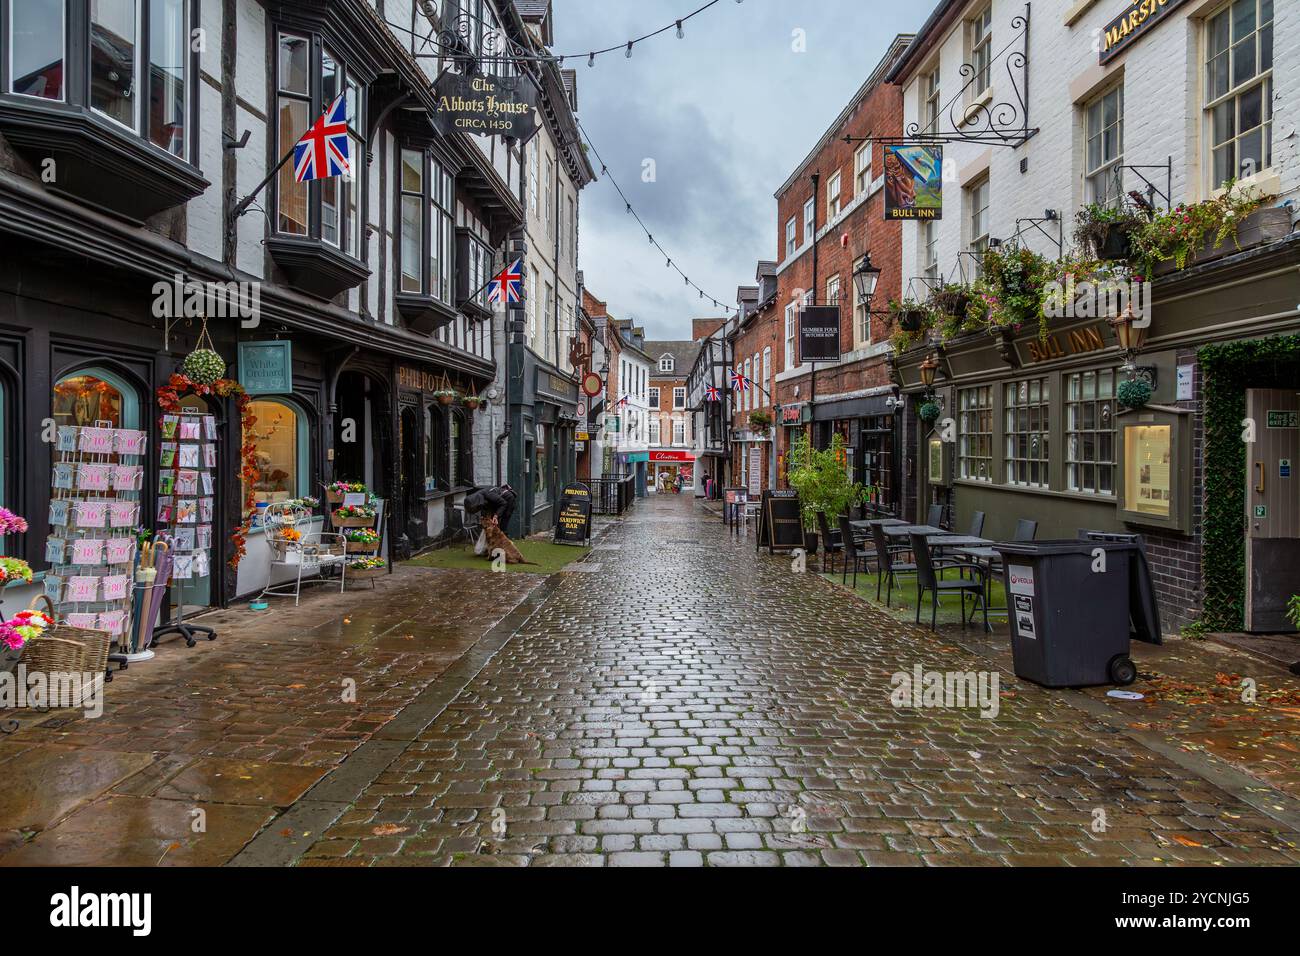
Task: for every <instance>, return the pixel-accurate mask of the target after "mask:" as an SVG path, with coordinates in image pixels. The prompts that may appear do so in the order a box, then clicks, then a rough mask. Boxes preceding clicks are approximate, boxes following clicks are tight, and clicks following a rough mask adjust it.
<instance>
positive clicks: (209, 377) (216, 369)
mask: <svg viewBox="0 0 1300 956" xmlns="http://www.w3.org/2000/svg"><path fill="white" fill-rule="evenodd" d="M181 372H182V374H184V375H185V376H186V377H187V378H189V379H190V381H193V382H198V383H199V384H200V385H211V384H212V383H213V382H215V381H217V380H218V379H219V378H221V376H223V375H225V374H226V360H225V359H223V358H222V357H221V356H220V355H218V354H217V353H216V352H215V351H214V350H212V349H195V350H194V351H193V352H191V353H190V354H189V355H187V356H185V361H184V362H183V363H182V364H181Z"/></svg>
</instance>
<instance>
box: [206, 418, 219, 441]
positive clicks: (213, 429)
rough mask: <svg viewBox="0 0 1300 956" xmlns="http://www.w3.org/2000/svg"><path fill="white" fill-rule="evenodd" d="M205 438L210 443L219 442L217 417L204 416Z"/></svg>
mask: <svg viewBox="0 0 1300 956" xmlns="http://www.w3.org/2000/svg"><path fill="white" fill-rule="evenodd" d="M203 437H204V438H206V439H207V440H208V441H216V440H217V419H216V417H215V416H213V415H204V416H203Z"/></svg>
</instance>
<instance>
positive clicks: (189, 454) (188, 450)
mask: <svg viewBox="0 0 1300 956" xmlns="http://www.w3.org/2000/svg"><path fill="white" fill-rule="evenodd" d="M180 458H181V467H182V468H198V467H199V461H200V460H201V459H200V457H199V446H198V445H181V452H180Z"/></svg>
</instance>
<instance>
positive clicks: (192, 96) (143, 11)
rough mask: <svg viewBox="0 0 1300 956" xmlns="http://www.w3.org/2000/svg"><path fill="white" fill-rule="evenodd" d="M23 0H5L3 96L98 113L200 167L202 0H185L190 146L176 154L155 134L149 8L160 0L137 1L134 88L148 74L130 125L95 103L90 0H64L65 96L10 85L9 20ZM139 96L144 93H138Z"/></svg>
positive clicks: (0, 19) (121, 130)
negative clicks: (197, 38) (197, 41)
mask: <svg viewBox="0 0 1300 956" xmlns="http://www.w3.org/2000/svg"><path fill="white" fill-rule="evenodd" d="M21 2H22V0H0V99H2V100H4V101H6V102H10V103H21V104H23V105H24V106H25V107H26V108H28V109H47V110H50V111H51V112H71V113H80V114H83V115H85V116H88V117H91V118H93V120H94V121H95V123H96V125H97V128H100V129H103V130H104V131H105V132H107V133H109V134H110V135H116V136H118V137H121V138H122V139H124V140H129V141H131V142H138V143H139V144H140V145H142V146H143V147H145V148H147V149H148V150H150V151H152V152H153V153H154V154H155V155H157V156H161V157H167V158H169V159H170V160H172V161H173V162H177V163H183V164H184V165H185V166H187V167H189V168H190V169H191V170H193V171H197V170H198V166H199V163H198V157H199V156H200V155H201V154H200V147H199V132H200V127H199V91H200V90H199V74H200V69H201V54H200V53H199V52H198V51H197V50H196V49H195V48H194V31H195V30H196V29H198V28H199V23H200V19H199V18H200V0H185V3H184V7H185V9H186V13H187V23H186V40H185V46H186V71H185V88H186V103H185V145H184V149H183V150H182V154H181V155H177V154H176V153H174V152H172V151H171V150H170V149H167V148H166V147H164V146H159V145H158V144H157V143H155V142H154V141H153V139H152V138H151V137H150V123H151V120H152V116H151V111H150V110H149V108H148V103H149V96H150V93H149V90H150V84H149V67H150V63H151V55H150V42H151V39H152V37H151V36H150V12H151V10H150V8H151V6H152V4H153V3H154V2H157V0H136V2H137V4H138V13H137V25H138V29H139V34H138V36H137V38H136V44H135V47H136V64H135V70H136V76H135V84H136V85H135V87H134V89H135V90H137V91H138V90H139V89H140V88H141V86H140V81H141V80H142V79H143V80H144V84H143V88H144V90H145V93H144V104H145V105H144V106H142V107H141V109H140V116H139V120H138V124H137V127H134V128H133V127H131V126H127V125H125V124H123V123H121V122H119V121H118V120H116V119H114V118H113V117H111V116H109V115H108V114H107V113H104V112H101V111H100V110H97V109H95V108H94V107H92V106H91V68H90V0H63V11H64V13H63V29H64V35H63V97H62V98H61V99H57V100H55V99H46V98H43V97H39V96H31V95H29V94H25V93H14V92H13V91H12V90H11V88H10V84H11V79H10V72H11V71H12V66H13V64H12V56H11V43H12V38H11V36H10V31H9V24H10V18H11V15H12V10H13V7H14V5H15V4H16V3H21ZM137 95H139V94H138V93H137Z"/></svg>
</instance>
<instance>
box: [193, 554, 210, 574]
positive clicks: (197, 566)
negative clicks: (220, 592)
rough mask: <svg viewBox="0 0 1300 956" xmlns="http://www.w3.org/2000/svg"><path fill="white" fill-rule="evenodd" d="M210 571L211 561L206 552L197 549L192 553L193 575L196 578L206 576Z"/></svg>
mask: <svg viewBox="0 0 1300 956" xmlns="http://www.w3.org/2000/svg"><path fill="white" fill-rule="evenodd" d="M211 573H212V562H211V559H210V558H209V557H208V552H206V551H199V552H198V553H196V554H195V555H194V576H195V577H196V578H206V577H207V576H208V575H209V574H211Z"/></svg>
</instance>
